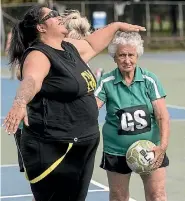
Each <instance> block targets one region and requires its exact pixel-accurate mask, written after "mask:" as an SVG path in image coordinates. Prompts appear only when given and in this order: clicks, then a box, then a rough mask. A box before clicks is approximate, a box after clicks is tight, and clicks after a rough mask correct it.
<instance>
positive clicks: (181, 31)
mask: <svg viewBox="0 0 185 201" xmlns="http://www.w3.org/2000/svg"><path fill="white" fill-rule="evenodd" d="M182 6H183V5H182V3H180V2H179V3H178V10H179V33H180V37H183V36H184V21H183V9H182Z"/></svg>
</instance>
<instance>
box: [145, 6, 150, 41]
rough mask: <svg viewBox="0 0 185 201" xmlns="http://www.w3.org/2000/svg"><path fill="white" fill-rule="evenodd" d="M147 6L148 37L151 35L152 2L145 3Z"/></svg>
mask: <svg viewBox="0 0 185 201" xmlns="http://www.w3.org/2000/svg"><path fill="white" fill-rule="evenodd" d="M145 8H146V31H147V37H150V36H151V19H150V4H149V2H146V3H145Z"/></svg>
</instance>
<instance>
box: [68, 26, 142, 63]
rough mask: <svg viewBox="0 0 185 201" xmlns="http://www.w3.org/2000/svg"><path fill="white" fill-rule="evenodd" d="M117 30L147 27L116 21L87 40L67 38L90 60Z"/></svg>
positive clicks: (105, 45)
mask: <svg viewBox="0 0 185 201" xmlns="http://www.w3.org/2000/svg"><path fill="white" fill-rule="evenodd" d="M117 31H136V32H138V31H145V28H144V27H141V26H137V25H132V24H127V23H122V22H114V23H111V24H109V25H107V26H106V27H105V28H102V29H99V30H97V31H95V32H93V33H92V34H91V35H89V36H88V37H87V38H85V40H74V39H70V38H66V39H65V40H66V41H68V42H70V43H72V44H73V45H74V46H75V47H76V48H77V49H78V51H79V53H80V55H81V57H82V59H83V60H84V61H85V62H88V61H89V60H90V59H91V58H93V57H94V56H96V55H97V54H99V53H100V52H101V51H102V50H104V49H105V48H106V47H107V46H108V45H109V43H110V42H111V40H112V39H113V37H114V35H115V33H116V32H117Z"/></svg>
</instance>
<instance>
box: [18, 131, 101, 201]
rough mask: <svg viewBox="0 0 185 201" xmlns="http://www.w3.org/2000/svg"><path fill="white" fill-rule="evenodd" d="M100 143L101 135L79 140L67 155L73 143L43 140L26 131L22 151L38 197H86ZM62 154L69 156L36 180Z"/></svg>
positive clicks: (76, 200) (73, 200) (74, 200)
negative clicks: (70, 144)
mask: <svg viewBox="0 0 185 201" xmlns="http://www.w3.org/2000/svg"><path fill="white" fill-rule="evenodd" d="M98 136H99V135H98ZM98 144H99V137H96V138H95V139H91V140H88V141H83V142H77V143H74V144H73V146H72V148H71V149H70V150H69V151H68V152H67V154H66V155H65V153H66V151H67V149H68V148H69V143H67V142H59V141H53V142H51V141H43V140H40V139H36V138H34V137H33V136H31V135H27V133H24V131H23V134H22V137H21V153H22V156H23V160H24V165H25V168H26V173H27V175H28V178H29V180H30V181H31V182H32V183H31V184H30V185H31V189H32V193H33V195H34V197H35V200H37V201H46V200H49V201H61V200H65V201H69V200H70V201H85V198H86V196H87V192H88V187H89V184H90V180H91V177H92V173H93V169H94V159H95V154H96V150H97V147H98ZM62 156H65V157H64V159H63V160H62V161H61V162H60V163H59V164H58V166H56V167H55V168H53V170H52V171H51V172H50V173H47V175H45V176H44V177H43V178H42V179H41V180H39V181H36V182H35V183H33V181H34V179H35V178H38V176H41V175H42V174H43V173H44V172H45V171H46V170H48V168H49V167H51V166H52V165H53V164H54V163H55V162H56V161H58V159H60V158H61V157H62Z"/></svg>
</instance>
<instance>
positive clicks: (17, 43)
mask: <svg viewBox="0 0 185 201" xmlns="http://www.w3.org/2000/svg"><path fill="white" fill-rule="evenodd" d="M44 7H47V6H46V5H41V4H39V5H35V6H33V7H31V8H30V9H29V10H28V11H27V12H26V13H25V15H24V17H23V20H21V21H18V22H17V23H16V24H15V26H14V27H13V29H12V38H11V43H10V48H9V51H8V53H9V57H10V64H11V65H14V64H17V63H18V64H20V62H21V58H22V56H23V53H24V51H25V50H26V49H27V48H28V47H29V46H30V45H31V44H32V43H33V42H35V41H36V40H37V39H38V36H39V35H38V31H37V27H36V25H37V24H38V23H39V21H40V20H41V18H42V16H43V12H42V8H44Z"/></svg>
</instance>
